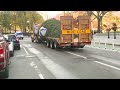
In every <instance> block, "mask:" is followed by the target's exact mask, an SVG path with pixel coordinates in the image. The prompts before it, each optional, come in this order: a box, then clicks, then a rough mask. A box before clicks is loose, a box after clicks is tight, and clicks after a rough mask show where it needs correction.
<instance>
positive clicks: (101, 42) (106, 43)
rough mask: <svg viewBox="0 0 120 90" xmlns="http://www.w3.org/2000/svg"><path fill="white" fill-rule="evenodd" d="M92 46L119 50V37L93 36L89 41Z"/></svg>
mask: <svg viewBox="0 0 120 90" xmlns="http://www.w3.org/2000/svg"><path fill="white" fill-rule="evenodd" d="M91 46H92V47H96V48H100V49H109V50H117V51H120V39H117V40H116V39H106V38H95V39H93V40H92V43H91Z"/></svg>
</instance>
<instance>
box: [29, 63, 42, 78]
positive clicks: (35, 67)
mask: <svg viewBox="0 0 120 90" xmlns="http://www.w3.org/2000/svg"><path fill="white" fill-rule="evenodd" d="M30 66H31V67H34V69H35V71H36V72H37V74H38V76H39V77H40V79H44V77H43V75H42V74H41V72H40V70H39V69H38V67H37V65H36V64H35V62H34V61H32V62H31V63H30Z"/></svg>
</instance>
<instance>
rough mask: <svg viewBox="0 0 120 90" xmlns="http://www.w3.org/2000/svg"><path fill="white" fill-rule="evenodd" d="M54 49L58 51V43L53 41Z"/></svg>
mask: <svg viewBox="0 0 120 90" xmlns="http://www.w3.org/2000/svg"><path fill="white" fill-rule="evenodd" d="M54 48H55V49H58V43H57V42H56V41H54Z"/></svg>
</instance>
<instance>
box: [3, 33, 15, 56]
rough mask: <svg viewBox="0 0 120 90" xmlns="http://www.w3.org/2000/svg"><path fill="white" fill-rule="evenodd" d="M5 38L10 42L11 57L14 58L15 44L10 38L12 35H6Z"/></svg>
mask: <svg viewBox="0 0 120 90" xmlns="http://www.w3.org/2000/svg"><path fill="white" fill-rule="evenodd" d="M4 37H5V38H6V39H7V40H9V41H10V42H9V43H10V44H9V51H10V57H13V56H14V43H13V40H12V39H11V37H10V34H7V35H4Z"/></svg>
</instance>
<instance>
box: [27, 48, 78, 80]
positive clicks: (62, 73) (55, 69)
mask: <svg viewBox="0 0 120 90" xmlns="http://www.w3.org/2000/svg"><path fill="white" fill-rule="evenodd" d="M28 49H29V50H30V52H32V53H34V54H36V56H37V57H38V58H39V60H40V61H41V62H42V63H43V64H44V65H45V67H46V68H47V69H48V70H49V71H51V73H52V74H53V75H54V76H55V77H56V78H59V79H78V78H77V77H76V76H74V75H73V74H72V73H71V72H69V71H68V70H67V69H65V68H64V67H62V66H61V65H59V64H57V63H55V62H54V61H53V60H52V59H50V58H49V57H47V56H46V55H44V54H43V53H42V52H40V51H38V50H37V49H33V48H32V49H31V48H28Z"/></svg>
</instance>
